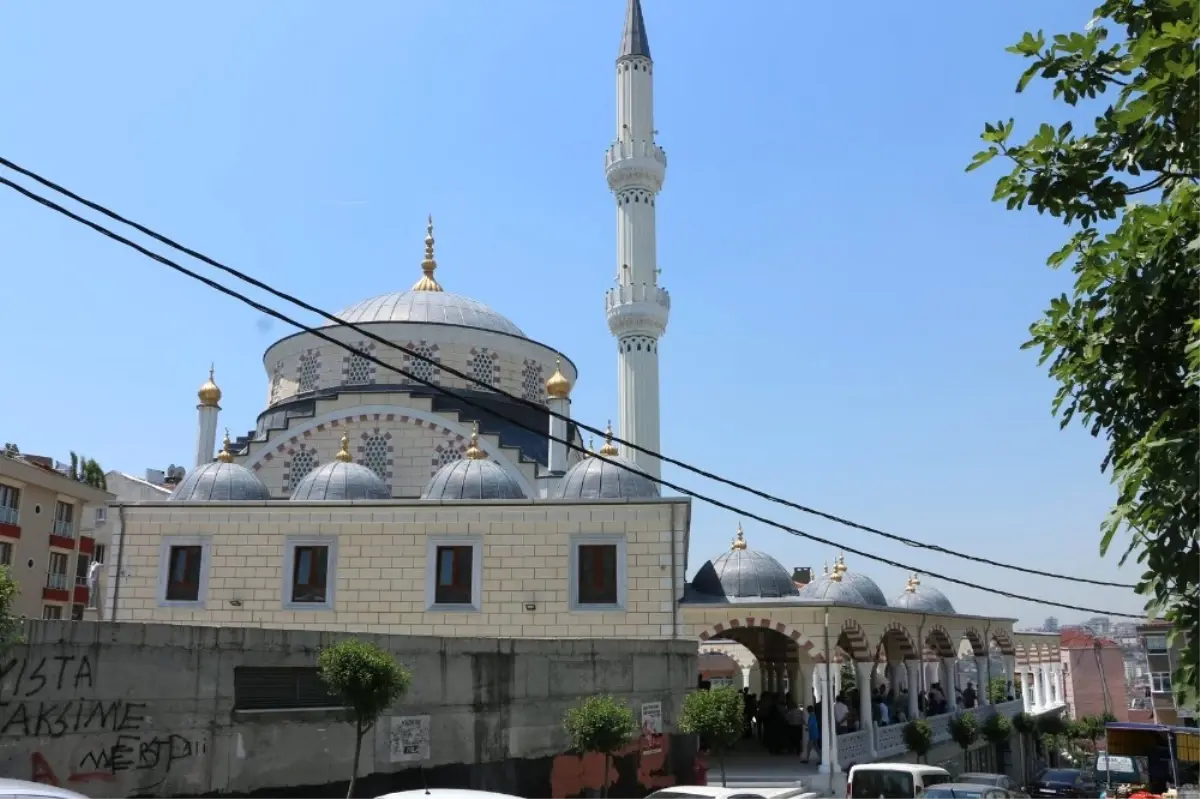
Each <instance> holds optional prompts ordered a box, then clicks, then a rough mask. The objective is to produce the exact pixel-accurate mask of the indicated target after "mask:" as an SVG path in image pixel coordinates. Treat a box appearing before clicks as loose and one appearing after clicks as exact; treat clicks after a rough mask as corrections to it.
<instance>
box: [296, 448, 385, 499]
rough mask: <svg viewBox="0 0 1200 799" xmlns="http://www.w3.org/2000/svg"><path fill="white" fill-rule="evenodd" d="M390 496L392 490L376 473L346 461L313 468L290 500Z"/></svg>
mask: <svg viewBox="0 0 1200 799" xmlns="http://www.w3.org/2000/svg"><path fill="white" fill-rule="evenodd" d="M347 455H349V453H347ZM391 498H392V491H391V489H389V488H388V486H387V483H385V482H383V479H382V478H381V477H380V476H379V475H377V474H376V473H375V472H374V471H372V470H371V469H368V468H367V467H366V466H363V465H362V464H359V463H351V462H350V461H348V460H347V461H341V460H334V461H330V462H329V463H326V464H325V465H323V466H319V467H317V468H316V469H313V470H312V471H311V472H309V473H308V474H307V475H305V477H304V479H303V480H301V481H300V485H298V486H296V490H295V491H293V492H292V500H293V501H296V502H327V501H333V500H351V499H391Z"/></svg>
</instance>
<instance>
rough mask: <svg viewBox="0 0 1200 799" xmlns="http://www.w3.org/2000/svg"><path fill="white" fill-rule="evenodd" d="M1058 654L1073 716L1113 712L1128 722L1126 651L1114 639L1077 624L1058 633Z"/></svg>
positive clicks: (1067, 698) (1081, 716)
mask: <svg viewBox="0 0 1200 799" xmlns="http://www.w3.org/2000/svg"><path fill="white" fill-rule="evenodd" d="M1058 652H1059V657H1060V659H1061V660H1062V663H1063V670H1064V672H1065V673H1066V680H1065V683H1066V686H1065V687H1066V692H1065V693H1066V700H1067V706H1068V707H1070V708H1071V715H1072V716H1073V717H1074V718H1077V719H1078V718H1083V717H1084V716H1100V715H1103V714H1104V713H1112V714H1113V715H1114V716H1116V718H1117V721H1129V696H1128V693H1127V691H1126V689H1125V654H1124V652H1122V651H1121V647H1119V646H1118V645H1117V643H1116V641H1113V640H1112V639H1111V638H1104V637H1101V636H1099V635H1094V634H1093V633H1091V632H1090V631H1088V630H1084V629H1082V628H1080V627H1064V628H1063V629H1062V630H1061V631H1060V632H1059V644H1058Z"/></svg>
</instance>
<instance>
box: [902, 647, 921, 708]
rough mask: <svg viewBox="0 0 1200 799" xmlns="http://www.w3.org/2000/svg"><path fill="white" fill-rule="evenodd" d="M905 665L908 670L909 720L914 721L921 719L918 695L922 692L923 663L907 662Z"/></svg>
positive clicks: (917, 661)
mask: <svg viewBox="0 0 1200 799" xmlns="http://www.w3.org/2000/svg"><path fill="white" fill-rule="evenodd" d="M904 665H905V667H906V668H907V669H908V719H909V721H912V720H913V719H916V718H920V717H921V707H920V704H919V701H918V700H919V699H920V697H919V696H918V694H920V692H921V661H919V660H906V661H904Z"/></svg>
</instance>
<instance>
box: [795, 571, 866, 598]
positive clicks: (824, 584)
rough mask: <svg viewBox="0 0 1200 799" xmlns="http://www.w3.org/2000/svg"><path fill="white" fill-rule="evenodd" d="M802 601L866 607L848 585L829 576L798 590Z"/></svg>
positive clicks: (855, 589) (854, 590) (855, 591)
mask: <svg viewBox="0 0 1200 799" xmlns="http://www.w3.org/2000/svg"><path fill="white" fill-rule="evenodd" d="M800 596H801V597H803V598H804V599H824V600H827V601H829V602H841V603H843V604H846V605H867V604H870V603H869V602H867V600H866V598H865V597H863V595H862V593H861V592H860V591H859V590H858V589H857V588H855V587H854V586H853V585H851V584H850V583H846V582H842V581H841V580H838V579H835V578H833V577H831V576H829V575H826V576H825V577H822V578H821V579H819V580H815V581H814V582H811V583H809V584H808V585H806V586H804V588H802V589H801V590H800Z"/></svg>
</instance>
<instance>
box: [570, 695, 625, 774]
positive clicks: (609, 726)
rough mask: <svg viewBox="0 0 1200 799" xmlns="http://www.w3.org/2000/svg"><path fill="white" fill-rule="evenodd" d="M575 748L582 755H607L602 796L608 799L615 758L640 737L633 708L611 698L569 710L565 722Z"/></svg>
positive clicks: (596, 698)
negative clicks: (610, 770)
mask: <svg viewBox="0 0 1200 799" xmlns="http://www.w3.org/2000/svg"><path fill="white" fill-rule="evenodd" d="M563 726H564V727H565V728H566V730H567V735H569V736H570V737H571V745H572V746H573V747H575V748H576V749H578V750H579V751H580V752H600V753H602V754H603V755H604V783H603V786H602V789H601V796H608V769H609V767H610V765H611V764H612V756H613V755H614V754H615V753H617V752H619V751H620V750H621V749H624V748H625V747H626V746H628V745H629V742H630V741H632V740H633V737H634V736H635V735H637V729H638V725H637V721H636V720H635V719H634V717H633V711H632V710H631V709H630V708H629V705H627V704H625V703H624V702H622V701H621V700H620V699H616V698H614V697H611V696H590V697H588V698H587V699H585V700H584V701H583V704H582V705H580V706H579V707H573V708H571V709H570V710H568V711H567V715H566V718H564V719H563Z"/></svg>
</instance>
